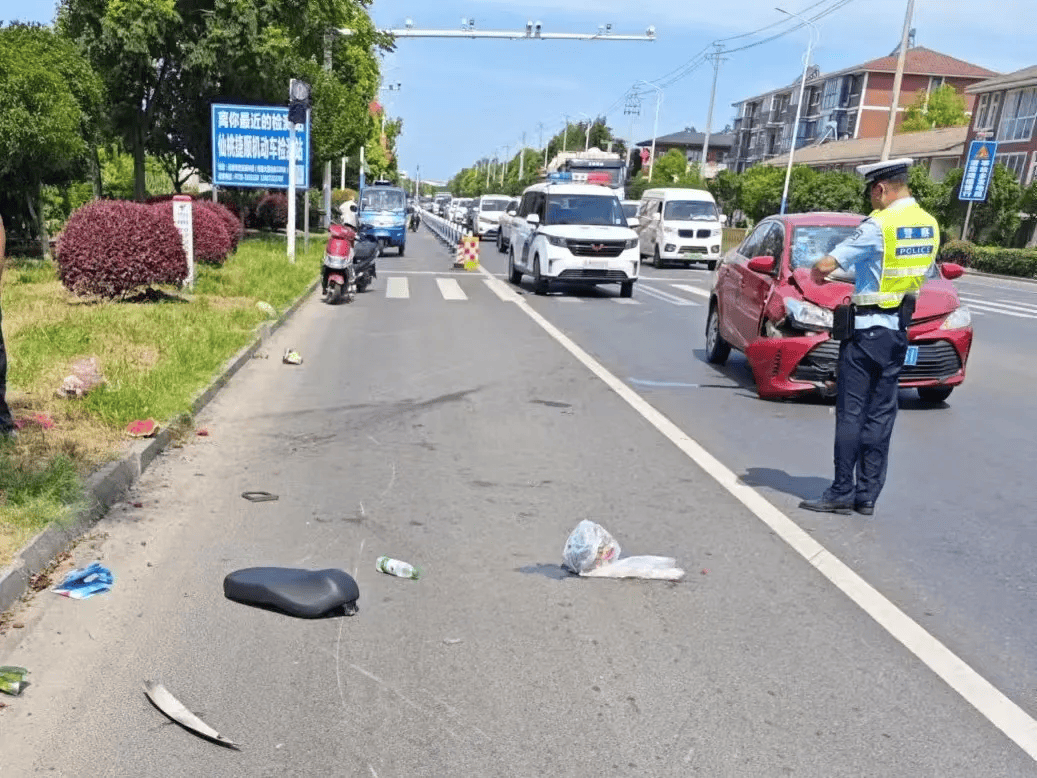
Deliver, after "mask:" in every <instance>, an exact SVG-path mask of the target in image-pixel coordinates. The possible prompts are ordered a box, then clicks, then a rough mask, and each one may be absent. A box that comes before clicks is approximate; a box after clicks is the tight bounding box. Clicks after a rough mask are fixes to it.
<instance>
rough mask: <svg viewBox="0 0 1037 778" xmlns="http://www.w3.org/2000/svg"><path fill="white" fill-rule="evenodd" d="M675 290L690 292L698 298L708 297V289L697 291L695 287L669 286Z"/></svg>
mask: <svg viewBox="0 0 1037 778" xmlns="http://www.w3.org/2000/svg"><path fill="white" fill-rule="evenodd" d="M670 286H672V287H674V288H675V289H683V290H684V291H685V292H691V293H692V294H697V295H699V296H700V297H709V290H708V289H699V288H698V287H697V286H691V285H690V284H670Z"/></svg>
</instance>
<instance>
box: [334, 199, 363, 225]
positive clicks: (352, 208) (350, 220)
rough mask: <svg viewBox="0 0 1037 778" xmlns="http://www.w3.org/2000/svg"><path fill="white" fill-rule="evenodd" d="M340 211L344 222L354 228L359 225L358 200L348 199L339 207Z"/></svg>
mask: <svg viewBox="0 0 1037 778" xmlns="http://www.w3.org/2000/svg"><path fill="white" fill-rule="evenodd" d="M338 210H339V213H340V214H341V215H342V223H343V224H346V225H349V226H350V227H352V228H353V229H354V230H355V229H357V228H358V227H359V223H358V222H357V211H358V210H359V209H358V208H357V207H356V200H346V201H345V202H344V203H342V205H340V206H339V207H338Z"/></svg>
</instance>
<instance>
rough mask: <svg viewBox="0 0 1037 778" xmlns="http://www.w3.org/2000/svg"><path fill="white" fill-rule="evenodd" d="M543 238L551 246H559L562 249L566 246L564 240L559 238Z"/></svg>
mask: <svg viewBox="0 0 1037 778" xmlns="http://www.w3.org/2000/svg"><path fill="white" fill-rule="evenodd" d="M544 237H545V238H546V239H547V242H548V243H550V244H551V245H552V246H561V247H562V248H565V246H566V241H565V238H559V237H557V236H555V235H545V236H544Z"/></svg>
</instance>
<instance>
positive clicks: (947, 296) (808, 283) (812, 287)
mask: <svg viewBox="0 0 1037 778" xmlns="http://www.w3.org/2000/svg"><path fill="white" fill-rule="evenodd" d="M791 281H792V285H793V286H795V287H796V288H797V289H799V291H800V292H801V293H802V295H803V299H805V300H807V301H809V302H812V303H814V304H815V305H820V306H821V307H822V308H829V309H832V308H835V306H837V305H842V304H843V303H845V302H848V301H849V298H850V295H852V294H853V284H848V283H843V282H842V281H831V282H825V283H823V284H821V285H818V284H815V283H814V282H813V281H812V280H810V271H809V270H805V269H802V268H800V269H799V270H796V271H794V272H793V273H792V278H791ZM959 304H960V303H959V301H958V292H957V290H956V289H955V288H954V285H953V284H952V283H951V282H950V281H948V280H946V279H944V278H931V279H929V280H928V281H926V282H925V286H923V287H922V293H921V294H919V295H918V305H917V306H916V308H915V315H914V317H913V318H914V319H930V318H933V317H935V316H943V315H946V314H948V313H950V312H951V311H953V310H954V309H955V308H957V307H958V305H959Z"/></svg>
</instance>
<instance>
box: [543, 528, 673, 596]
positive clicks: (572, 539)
mask: <svg viewBox="0 0 1037 778" xmlns="http://www.w3.org/2000/svg"><path fill="white" fill-rule="evenodd" d="M619 552H620V548H619V543H618V541H617V540H616V539H615V538H614V537H612V535H610V534H609V532H608V530H606V529H605V528H604V527H602V526H601V525H600V524H595V523H594V522H593V521H589V520H587V519H584V520H583V521H581V522H580V523H579V524H577V525H576V529H574V530H573V531H572V533H571V534H570V535H569V539H568V540H566V541H565V549H564V550H563V551H562V559H563V562H564V566H565V567H566V568H568V569H569V570H571V571H572V572H574V573H577V574H578V575H582V576H584V577H587V578H648V579H652V580H657V581H679V580H681V579H682V578H683V577H684V571H683V570H682V569H681V568H679V567H677V560H676V559H674V558H673V557H668V556H631V557H627V558H625V559H620V558H619Z"/></svg>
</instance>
